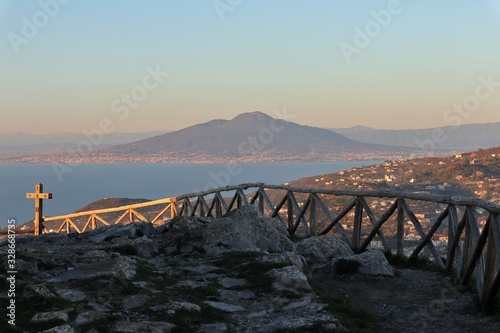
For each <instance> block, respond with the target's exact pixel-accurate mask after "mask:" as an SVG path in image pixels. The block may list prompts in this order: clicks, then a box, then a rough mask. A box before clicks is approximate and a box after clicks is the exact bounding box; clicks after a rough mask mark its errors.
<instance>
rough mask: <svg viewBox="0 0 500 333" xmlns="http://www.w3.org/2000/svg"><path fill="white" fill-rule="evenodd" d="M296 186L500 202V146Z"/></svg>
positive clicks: (377, 167)
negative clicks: (425, 193) (398, 192)
mask: <svg viewBox="0 0 500 333" xmlns="http://www.w3.org/2000/svg"><path fill="white" fill-rule="evenodd" d="M290 185H292V186H303V187H322V188H335V189H354V190H379V189H384V190H391V189H394V190H404V191H410V192H429V193H439V194H448V195H457V196H462V197H463V196H466V197H467V196H469V197H480V198H483V199H486V200H491V201H494V202H500V147H495V148H490V149H484V150H478V151H474V152H469V153H464V154H458V155H455V156H448V157H427V158H418V159H412V160H399V161H394V162H389V161H388V162H386V163H384V164H379V165H373V166H366V167H362V168H353V169H350V170H346V171H341V172H338V173H332V174H327V175H318V176H315V177H308V178H302V179H299V180H296V181H294V182H291V183H290Z"/></svg>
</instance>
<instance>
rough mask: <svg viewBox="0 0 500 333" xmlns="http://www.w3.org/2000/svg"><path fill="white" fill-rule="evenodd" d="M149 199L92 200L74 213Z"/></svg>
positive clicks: (131, 203)
mask: <svg viewBox="0 0 500 333" xmlns="http://www.w3.org/2000/svg"><path fill="white" fill-rule="evenodd" d="M148 201H151V200H148V199H127V198H104V199H99V200H97V201H94V202H91V203H89V204H88V205H85V206H83V207H82V208H79V209H77V210H75V211H74V213H79V212H85V211H89V210H97V209H106V208H112V207H119V206H126V205H133V204H136V203H143V202H148Z"/></svg>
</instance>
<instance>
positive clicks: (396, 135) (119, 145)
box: [0, 112, 500, 163]
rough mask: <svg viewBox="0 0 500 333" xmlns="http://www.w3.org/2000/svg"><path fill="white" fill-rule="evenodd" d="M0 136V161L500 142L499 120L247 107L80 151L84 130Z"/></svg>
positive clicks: (307, 156)
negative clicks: (342, 125)
mask: <svg viewBox="0 0 500 333" xmlns="http://www.w3.org/2000/svg"><path fill="white" fill-rule="evenodd" d="M440 131H441V132H442V133H441V134H440V135H439V138H440V140H439V142H433V143H432V142H431V143H432V144H433V145H435V147H430V146H429V145H428V142H429V141H432V140H433V138H435V137H436V135H435V133H436V132H438V133H439V132H440ZM158 134H159V135H158ZM0 139H1V140H2V141H1V144H0V161H1V162H8V163H37V162H44V163H50V162H66V163H70V162H74V163H86V162H93V163H113V162H122V163H126V162H145V163H156V162H171V163H174V162H185V163H221V162H222V163H224V162H229V161H239V162H277V161H339V160H354V159H401V158H403V159H406V158H413V157H419V156H429V155H449V154H451V153H452V152H464V151H471V150H474V149H478V148H489V147H495V146H500V123H496V124H478V125H462V126H460V127H443V128H437V129H423V130H375V129H372V128H368V127H359V126H358V127H353V128H348V129H323V128H317V127H311V126H304V125H299V124H296V123H293V122H290V121H286V120H281V119H275V118H272V117H270V116H268V115H266V114H264V113H262V112H250V113H243V114H240V115H238V116H236V117H235V118H233V119H231V120H224V119H215V120H211V121H209V122H206V123H202V124H197V125H194V126H190V127H187V128H184V129H181V130H178V131H175V132H169V133H165V134H163V133H161V132H160V133H158V132H147V133H135V134H126V133H112V134H107V135H105V136H104V142H103V144H101V145H99V146H98V147H94V148H96V150H95V151H92V152H84V151H78V149H77V148H78V146H77V145H76V143H78V142H79V141H80V142H81V140H82V139H83V140H84V139H85V137H84V136H83V135H81V134H78V135H77V134H70V133H64V134H59V135H54V136H33V135H28V134H16V135H0ZM68 142H69V143H68ZM9 143H10V145H9ZM13 143H15V145H13ZM68 147H71V148H72V149H68ZM429 148H433V149H429ZM69 150H73V151H74V152H73V153H71V152H68V151H69ZM431 150H432V151H431ZM2 152H3V155H4V156H3V157H2V156H1V155H2ZM6 152H8V153H6ZM6 155H8V157H7V156H6ZM16 155H17V156H18V157H15V156H16ZM13 156H14V157H13Z"/></svg>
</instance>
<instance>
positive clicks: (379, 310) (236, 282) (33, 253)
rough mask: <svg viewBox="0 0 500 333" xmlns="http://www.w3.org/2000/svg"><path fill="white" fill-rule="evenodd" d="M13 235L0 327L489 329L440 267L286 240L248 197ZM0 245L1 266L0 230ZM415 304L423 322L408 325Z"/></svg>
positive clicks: (334, 244) (327, 243)
mask: <svg viewBox="0 0 500 333" xmlns="http://www.w3.org/2000/svg"><path fill="white" fill-rule="evenodd" d="M16 244H17V246H16V270H17V272H18V273H17V274H16V284H15V293H16V296H15V302H16V303H15V304H16V317H15V323H16V326H12V325H9V324H8V323H7V322H6V320H2V322H1V323H0V331H1V332H85V333H96V332H124V333H125V332H155V333H156V332H172V333H175V332H200V333H202V332H207V333H217V332H283V333H284V332H287V333H288V332H292V333H293V332H297V333H298V332H346V331H352V332H375V331H377V330H380V329H383V331H384V332H403V331H404V332H438V331H442V330H440V329H438V328H439V327H441V328H445V331H448V332H459V331H460V332H465V331H469V330H468V329H469V327H475V329H474V331H476V332H489V331H488V330H486V328H488V327H489V328H491V329H496V330H490V331H491V332H493V331H499V330H498V327H499V326H498V325H499V324H498V322H495V321H494V320H493V319H492V318H491V317H485V316H484V315H481V314H478V313H475V312H473V311H472V310H471V311H470V313H468V312H467V311H469V308H468V307H469V306H470V305H471V304H473V303H472V296H471V295H472V294H467V293H465V294H459V295H458V296H456V294H457V293H456V291H455V289H454V288H453V287H452V286H451V285H449V283H448V285H446V284H445V283H444V282H446V281H445V280H442V281H441V280H440V279H445V277H443V276H440V275H437V274H436V275H435V276H434V275H427V274H435V273H432V272H421V271H416V272H418V273H415V271H411V270H408V269H402V270H396V272H395V271H394V270H393V268H392V267H391V266H390V265H389V264H388V263H387V261H386V260H385V257H384V256H383V254H382V253H381V252H379V251H374V250H370V251H367V252H365V253H363V254H360V255H354V254H353V253H352V251H351V250H350V249H349V247H348V246H347V245H346V244H345V243H343V242H342V241H341V240H339V239H337V238H335V237H333V236H320V237H311V238H308V239H305V240H297V241H295V242H294V241H292V240H291V239H290V238H289V237H288V233H287V231H286V229H285V228H284V226H283V225H281V224H279V223H277V221H276V220H273V219H269V218H264V217H263V216H262V215H260V213H259V212H258V211H257V210H256V209H255V208H254V207H251V206H249V207H243V208H241V209H239V210H237V211H234V212H231V213H229V214H228V216H227V217H225V218H222V219H218V220H214V221H211V220H209V219H201V218H186V217H178V218H176V219H174V220H173V221H171V222H170V223H169V224H168V225H166V226H162V227H159V228H155V227H153V226H152V225H151V224H149V223H135V224H129V225H117V226H112V227H106V228H99V229H97V230H95V231H92V232H88V233H84V234H80V235H78V234H71V235H42V236H39V237H36V238H35V237H32V236H25V237H18V239H17V243H16ZM0 249H1V255H2V257H3V258H4V260H3V262H4V268H5V269H6V268H7V266H6V262H7V261H6V260H5V257H6V254H7V247H6V243H5V242H4V243H3V244H0ZM6 281H7V276H5V275H3V276H0V288H1V295H0V297H1V299H0V300H1V301H2V308H3V309H5V308H6V306H7V304H9V303H8V302H9V301H10V299H9V298H7V291H8V289H9V288H10V285H9V283H6ZM420 290H428V292H426V293H423V292H420ZM444 291H446V293H444V294H443V292H444ZM443 297H444V298H443ZM346 298H347V299H348V300H349V302H351V303H352V304H353V305H354V306H355V307H352V306H350V305H349V304H348V303H347V302H345V299H346ZM436 300H437V302H434V301H436ZM439 301H440V302H441V303H443V304H444V305H441V304H440V303H439ZM457 305H459V306H460V308H457ZM358 308H359V309H358ZM422 309H423V310H425V311H426V312H425V311H424V312H421V311H420V310H422ZM439 311H441V312H439ZM464 311H465V312H464ZM437 314H443V315H446V316H440V315H437ZM418 316H420V317H423V318H424V319H426V321H425V323H424V324H425V327H424V326H422V325H420V326H418V327H417V326H415V329H413V328H411V327H413V326H411V325H413V324H414V323H415V322H417V320H419V319H417V317H418ZM429 316H430V317H432V318H430V319H429ZM441 317H446V318H448V319H446V320H445V321H443V320H441V319H440V318H441ZM449 318H451V319H449ZM442 323H445V324H446V325H445V326H439V325H442ZM410 324H411V325H410ZM473 325H475V326H473ZM422 328H425V329H423V330H419V329H422ZM483 328H484V329H483ZM464 329H465V330H464Z"/></svg>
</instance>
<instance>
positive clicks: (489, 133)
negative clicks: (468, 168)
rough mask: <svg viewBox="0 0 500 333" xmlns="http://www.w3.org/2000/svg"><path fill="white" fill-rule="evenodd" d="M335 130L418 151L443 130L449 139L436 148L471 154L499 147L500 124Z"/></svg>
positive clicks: (335, 130) (369, 140) (438, 144)
mask: <svg viewBox="0 0 500 333" xmlns="http://www.w3.org/2000/svg"><path fill="white" fill-rule="evenodd" d="M332 131H334V132H336V133H339V134H342V135H344V136H346V137H348V138H350V139H352V140H356V141H360V142H368V143H376V144H382V145H384V144H391V145H396V146H405V147H415V148H421V147H419V142H420V144H421V145H422V143H423V142H426V140H429V139H431V138H432V137H434V136H435V134H433V133H438V132H440V131H442V133H443V134H444V135H445V136H446V139H444V140H443V142H435V144H436V147H437V148H440V149H450V150H459V151H472V150H476V149H480V148H482V149H486V148H492V147H496V146H499V145H500V123H488V124H471V125H460V126H445V127H437V128H429V129H416V130H376V129H373V128H370V127H364V126H355V127H351V128H335V129H332ZM427 147H429V146H427ZM424 149H426V148H424Z"/></svg>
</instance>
